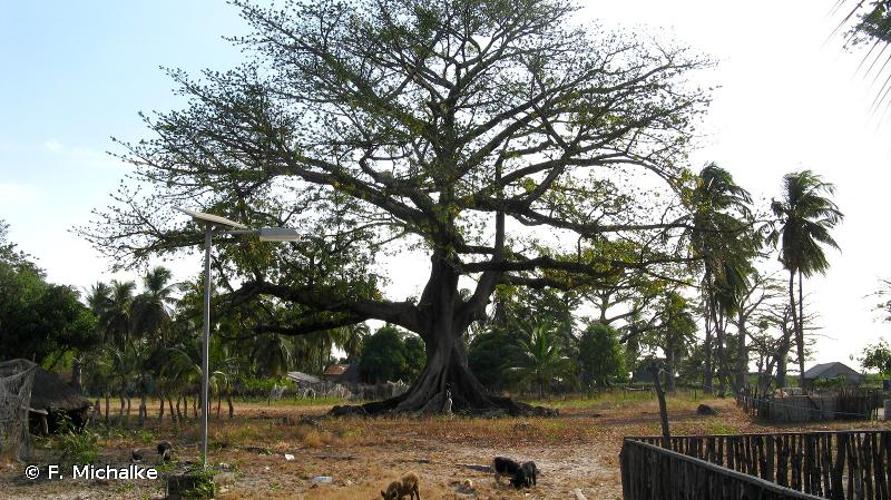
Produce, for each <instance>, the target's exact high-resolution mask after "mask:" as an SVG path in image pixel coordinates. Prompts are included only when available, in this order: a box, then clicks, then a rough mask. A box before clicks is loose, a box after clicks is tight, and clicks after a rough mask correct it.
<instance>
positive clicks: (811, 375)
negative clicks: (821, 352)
mask: <svg viewBox="0 0 891 500" xmlns="http://www.w3.org/2000/svg"><path fill="white" fill-rule="evenodd" d="M840 376H844V377H849V378H853V377H856V378H860V374H859V373H857V370H854V369H853V368H851V367H850V366H848V365H846V364H844V363H840V362H838V361H833V362H831V363H820V364H818V365H814V366H812V367H810V368H809V369H807V370H805V371H804V378H805V379H808V380H813V379H818V378H824V379H829V378H836V377H840Z"/></svg>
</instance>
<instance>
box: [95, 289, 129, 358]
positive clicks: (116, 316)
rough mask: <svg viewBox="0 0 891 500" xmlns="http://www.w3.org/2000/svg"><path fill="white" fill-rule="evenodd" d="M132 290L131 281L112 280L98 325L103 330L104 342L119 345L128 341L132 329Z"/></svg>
mask: <svg viewBox="0 0 891 500" xmlns="http://www.w3.org/2000/svg"><path fill="white" fill-rule="evenodd" d="M134 290H136V283H134V282H132V281H117V280H112V282H111V288H110V294H109V303H108V307H107V308H106V309H105V314H104V316H103V317H102V318H100V323H102V325H103V326H104V329H105V334H106V338H105V340H106V342H109V341H110V342H115V343H118V344H121V343H123V342H124V341H127V340H129V338H130V335H131V333H132V327H133V324H132V318H133V314H132V313H133V310H132V307H131V306H132V305H133V292H134Z"/></svg>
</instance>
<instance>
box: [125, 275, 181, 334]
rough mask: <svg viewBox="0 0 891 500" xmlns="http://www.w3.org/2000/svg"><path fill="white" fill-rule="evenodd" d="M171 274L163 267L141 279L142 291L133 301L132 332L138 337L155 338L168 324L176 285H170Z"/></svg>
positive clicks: (174, 300)
mask: <svg viewBox="0 0 891 500" xmlns="http://www.w3.org/2000/svg"><path fill="white" fill-rule="evenodd" d="M172 276H173V275H172V273H171V272H170V270H169V269H167V268H165V267H161V266H158V267H155V268H154V269H152V270H150V271H149V272H148V273H146V275H145V276H143V278H142V283H143V286H144V287H145V288H144V291H143V292H142V293H141V294H139V295H137V296H136V297H135V298H134V299H133V304H132V321H133V325H132V326H133V332H134V333H135V334H136V335H138V336H152V337H157V336H158V335H157V334H158V333H159V332H160V331H161V329H162V328H163V327H165V326H166V325H167V324H169V323H170V319H171V317H172V315H173V306H174V305H175V304H176V298H175V297H173V292H174V291H175V290H176V287H177V286H178V285H177V284H170V279H171V277H172Z"/></svg>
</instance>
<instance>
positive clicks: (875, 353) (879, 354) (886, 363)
mask: <svg viewBox="0 0 891 500" xmlns="http://www.w3.org/2000/svg"><path fill="white" fill-rule="evenodd" d="M860 364H862V365H863V367H864V368H869V369H872V370H877V371H878V372H879V373H880V374H881V375H882V376H883V377H885V378H891V345H889V344H888V342H887V341H886V340H885V339H881V340H879V342H878V343H876V344H872V345H869V346H867V347H866V348H865V349H863V357H862V358H860Z"/></svg>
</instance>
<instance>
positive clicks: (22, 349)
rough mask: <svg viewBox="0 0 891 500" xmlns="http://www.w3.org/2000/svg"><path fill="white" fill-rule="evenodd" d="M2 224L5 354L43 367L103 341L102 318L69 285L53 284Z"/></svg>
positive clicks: (0, 294)
mask: <svg viewBox="0 0 891 500" xmlns="http://www.w3.org/2000/svg"><path fill="white" fill-rule="evenodd" d="M5 235H6V225H5V224H2V222H0V353H2V356H3V357H4V358H7V359H9V358H25V359H29V360H35V361H36V362H37V363H43V362H44V361H45V360H46V359H47V358H48V357H49V356H51V355H56V356H62V355H63V354H64V353H65V351H67V350H69V349H78V350H86V349H89V348H91V347H92V346H93V345H95V344H96V343H97V342H98V340H99V339H98V338H97V337H96V336H95V335H94V333H95V323H96V318H95V317H94V316H93V314H92V313H91V312H90V311H89V309H87V308H86V307H85V306H84V305H83V304H81V303H80V302H79V301H78V294H77V292H76V291H75V290H74V289H73V288H71V287H68V286H63V285H55V284H52V283H48V282H47V281H46V280H45V279H44V277H43V273H42V271H40V270H39V269H38V268H37V267H36V266H34V265H33V264H32V263H31V262H29V261H28V260H27V259H26V256H25V255H24V254H22V253H20V252H18V251H17V250H16V249H15V245H14V244H12V243H8V242H6V241H5V238H6V236H5Z"/></svg>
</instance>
